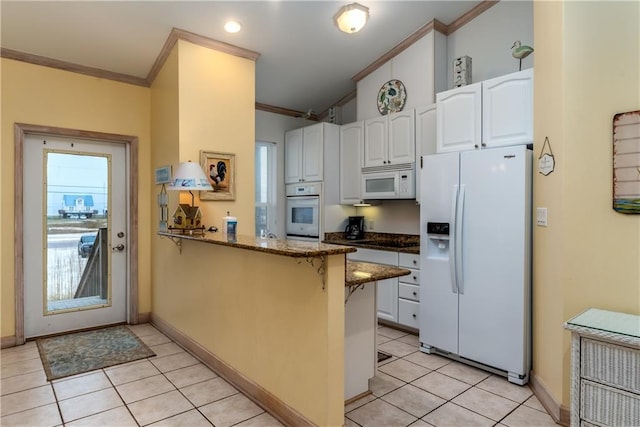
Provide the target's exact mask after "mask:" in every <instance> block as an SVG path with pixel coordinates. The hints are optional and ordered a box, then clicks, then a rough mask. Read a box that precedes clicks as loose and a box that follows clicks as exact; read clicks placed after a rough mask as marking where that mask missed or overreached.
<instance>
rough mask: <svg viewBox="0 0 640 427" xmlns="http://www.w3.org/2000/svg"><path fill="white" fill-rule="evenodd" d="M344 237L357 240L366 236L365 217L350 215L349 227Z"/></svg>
mask: <svg viewBox="0 0 640 427" xmlns="http://www.w3.org/2000/svg"><path fill="white" fill-rule="evenodd" d="M344 237H345V239H347V240H357V239H362V238H363V237H364V217H363V216H350V217H349V220H348V223H347V228H346V229H345V230H344Z"/></svg>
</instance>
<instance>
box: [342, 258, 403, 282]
mask: <svg viewBox="0 0 640 427" xmlns="http://www.w3.org/2000/svg"><path fill="white" fill-rule="evenodd" d="M346 267H347V272H346V275H345V278H344V284H345V286H356V285H361V284H363V283H369V282H372V283H373V282H375V281H377V280H384V279H390V278H392V277H400V276H406V275H407V274H411V271H410V270H407V269H406V268H398V267H391V266H388V265H381V264H373V263H370V262H359V261H358V262H356V261H347V266H346Z"/></svg>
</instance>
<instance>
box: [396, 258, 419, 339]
mask: <svg viewBox="0 0 640 427" xmlns="http://www.w3.org/2000/svg"><path fill="white" fill-rule="evenodd" d="M398 255H399V257H398V266H399V267H401V268H408V269H409V270H411V274H409V275H408V276H400V277H398V323H400V324H401V325H405V326H409V327H411V328H415V329H418V328H419V326H420V322H419V320H420V318H419V316H420V255H418V254H407V253H402V252H401V253H400V254H398Z"/></svg>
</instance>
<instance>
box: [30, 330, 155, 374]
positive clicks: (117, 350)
mask: <svg viewBox="0 0 640 427" xmlns="http://www.w3.org/2000/svg"><path fill="white" fill-rule="evenodd" d="M36 343H37V344H38V351H39V352H40V359H42V364H43V365H44V370H45V372H46V373H47V380H48V381H51V380H55V379H58V378H64V377H68V376H71V375H76V374H81V373H83V372H89V371H93V370H96V369H101V368H106V367H109V366H114V365H119V364H122V363H127V362H132V361H134V360H139V359H144V358H147V357H151V356H155V353H154V352H153V351H151V349H149V347H147V345H146V344H145V343H143V342H142V341H141V340H140V338H138V337H137V336H136V335H135V334H134V333H133V332H131V329H129V328H127V327H126V326H122V325H120V326H113V327H109V328H104V329H96V330H92V331H84V332H76V333H73V334H68V335H59V336H55V337H50V338H41V339H38V340H37V341H36Z"/></svg>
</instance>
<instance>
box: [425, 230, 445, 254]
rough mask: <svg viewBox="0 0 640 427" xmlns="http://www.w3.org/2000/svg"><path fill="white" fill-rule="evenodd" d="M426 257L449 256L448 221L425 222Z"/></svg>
mask: <svg viewBox="0 0 640 427" xmlns="http://www.w3.org/2000/svg"><path fill="white" fill-rule="evenodd" d="M427 238H428V239H429V240H428V241H427V258H432V259H434V258H444V259H447V258H449V223H448V222H428V223H427Z"/></svg>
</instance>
